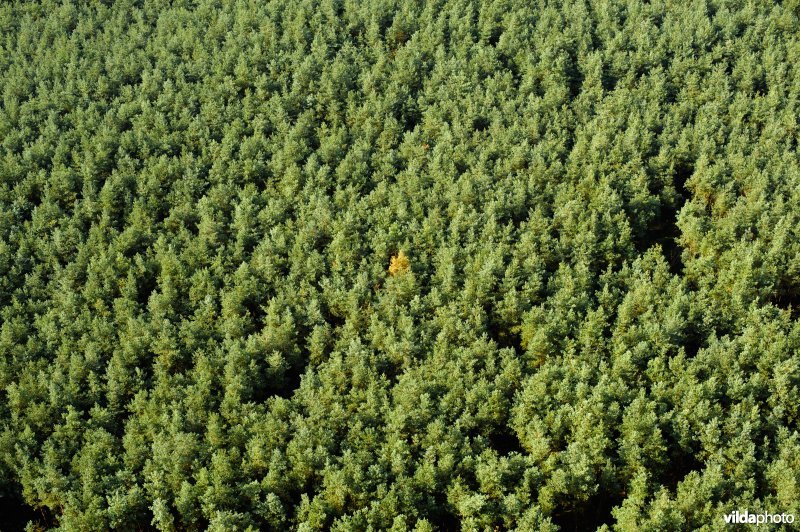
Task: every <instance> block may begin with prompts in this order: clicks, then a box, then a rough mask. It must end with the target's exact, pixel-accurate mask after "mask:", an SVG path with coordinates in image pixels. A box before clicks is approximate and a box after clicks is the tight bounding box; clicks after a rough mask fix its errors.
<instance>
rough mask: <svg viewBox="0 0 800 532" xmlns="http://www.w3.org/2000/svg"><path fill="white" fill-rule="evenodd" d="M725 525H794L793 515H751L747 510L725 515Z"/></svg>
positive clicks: (764, 513)
mask: <svg viewBox="0 0 800 532" xmlns="http://www.w3.org/2000/svg"><path fill="white" fill-rule="evenodd" d="M725 523H726V524H729V525H733V524H737V525H739V524H750V525H773V524H782V523H794V514H768V513H766V512H763V513H760V514H751V513H750V512H748V511H747V510H745V511H743V512H740V511H739V510H736V511H733V512H731V513H729V514H726V515H725Z"/></svg>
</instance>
